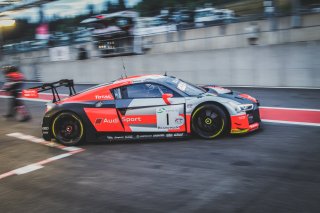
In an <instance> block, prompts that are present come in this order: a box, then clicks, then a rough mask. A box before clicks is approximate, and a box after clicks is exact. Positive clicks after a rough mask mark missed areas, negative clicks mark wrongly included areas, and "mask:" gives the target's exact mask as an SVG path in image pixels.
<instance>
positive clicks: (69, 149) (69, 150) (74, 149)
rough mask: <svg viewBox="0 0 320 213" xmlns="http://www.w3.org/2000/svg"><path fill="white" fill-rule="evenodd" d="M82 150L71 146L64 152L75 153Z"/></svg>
mask: <svg viewBox="0 0 320 213" xmlns="http://www.w3.org/2000/svg"><path fill="white" fill-rule="evenodd" d="M80 149H81V148H78V147H75V146H69V147H65V148H63V149H62V150H64V151H68V152H73V151H79V150H80Z"/></svg>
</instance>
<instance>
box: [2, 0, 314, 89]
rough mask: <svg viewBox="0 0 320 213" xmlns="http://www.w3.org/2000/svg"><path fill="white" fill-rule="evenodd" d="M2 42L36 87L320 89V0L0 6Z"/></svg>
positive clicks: (62, 0)
mask: <svg viewBox="0 0 320 213" xmlns="http://www.w3.org/2000/svg"><path fill="white" fill-rule="evenodd" d="M0 46H1V50H0V57H1V62H0V65H7V64H14V65H18V66H19V67H20V68H21V70H22V71H23V72H24V73H25V75H26V76H27V79H28V80H29V81H34V82H50V81H55V80H59V79H63V78H71V79H74V80H75V82H76V83H89V84H96V83H103V82H108V81H111V80H114V79H117V78H119V77H120V76H121V75H124V74H127V75H136V74H149V73H159V74H161V73H165V72H166V73H168V74H169V75H174V76H177V77H180V78H183V79H186V80H188V81H192V82H194V83H197V84H220V85H225V86H228V85H235V86H243V85H245V86H267V87H272V86H276V87H319V86H320V72H319V65H320V61H319V60H318V59H319V56H320V54H319V52H320V0H163V1H155V0H0ZM0 81H3V76H1V77H0Z"/></svg>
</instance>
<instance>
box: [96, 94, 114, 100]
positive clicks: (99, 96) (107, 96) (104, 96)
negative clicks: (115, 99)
mask: <svg viewBox="0 0 320 213" xmlns="http://www.w3.org/2000/svg"><path fill="white" fill-rule="evenodd" d="M94 97H95V98H96V100H112V96H111V95H95V96H94Z"/></svg>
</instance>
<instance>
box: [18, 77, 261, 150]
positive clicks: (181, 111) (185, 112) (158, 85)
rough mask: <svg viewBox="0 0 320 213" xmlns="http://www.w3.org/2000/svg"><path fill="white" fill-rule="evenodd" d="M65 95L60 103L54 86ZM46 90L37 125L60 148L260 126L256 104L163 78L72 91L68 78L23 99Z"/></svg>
mask: <svg viewBox="0 0 320 213" xmlns="http://www.w3.org/2000/svg"><path fill="white" fill-rule="evenodd" d="M60 86H66V87H68V88H69V90H70V96H68V97H66V98H64V99H60V96H59V94H58V92H57V89H56V88H57V87H60ZM49 89H50V90H51V91H52V93H53V101H52V102H50V103H48V104H47V109H46V113H45V115H44V118H43V122H42V134H43V138H44V139H45V140H48V141H50V140H52V139H55V140H56V141H58V142H60V143H61V144H64V145H69V146H72V145H76V144H78V143H80V142H82V141H86V142H97V141H117V140H121V141H123V140H132V139H150V138H157V139H159V138H176V137H186V136H189V135H192V134H193V135H197V136H199V137H201V138H204V139H213V138H216V137H218V136H221V135H223V134H226V133H231V134H239V133H247V132H251V131H253V130H257V129H259V127H260V122H261V121H260V116H259V101H258V100H257V99H255V98H253V97H251V96H250V95H247V94H241V93H239V92H234V91H231V90H229V89H225V88H222V87H218V86H212V85H211V86H210V85H208V86H201V87H200V86H197V85H194V84H192V83H188V82H186V81H184V80H181V79H178V78H176V77H172V76H166V75H141V76H131V77H126V78H121V79H118V80H116V81H113V82H111V83H106V84H101V85H98V86H95V87H92V88H89V89H87V90H84V91H82V92H80V93H76V92H75V90H74V86H73V81H72V80H61V81H58V82H54V83H50V84H44V85H42V86H40V87H34V88H31V89H29V90H26V91H24V94H25V96H28V95H29V97H31V96H36V95H37V94H38V92H42V91H45V90H49Z"/></svg>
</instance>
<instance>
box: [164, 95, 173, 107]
mask: <svg viewBox="0 0 320 213" xmlns="http://www.w3.org/2000/svg"><path fill="white" fill-rule="evenodd" d="M172 97H173V95H172V94H170V93H165V94H162V99H163V101H164V102H165V103H166V104H167V105H170V104H171V103H170V101H169V98H172Z"/></svg>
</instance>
